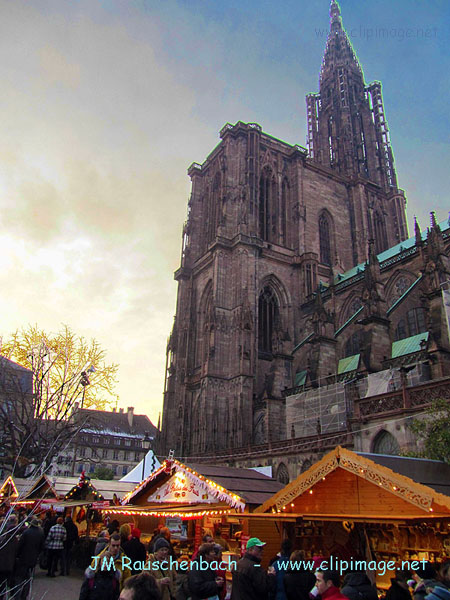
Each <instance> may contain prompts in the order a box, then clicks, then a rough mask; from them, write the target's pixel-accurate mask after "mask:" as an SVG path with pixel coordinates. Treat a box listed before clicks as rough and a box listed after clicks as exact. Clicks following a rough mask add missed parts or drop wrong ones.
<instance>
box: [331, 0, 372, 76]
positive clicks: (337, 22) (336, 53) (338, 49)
mask: <svg viewBox="0 0 450 600" xmlns="http://www.w3.org/2000/svg"><path fill="white" fill-rule="evenodd" d="M338 67H346V68H351V69H352V71H354V72H355V74H358V76H359V77H360V79H361V84H362V85H364V77H363V73H362V69H361V65H360V64H359V61H358V58H357V57H356V54H355V52H354V50H353V47H352V45H351V43H350V40H349V39H348V36H347V33H346V31H345V29H344V27H343V25H342V17H341V9H340V8H339V4H338V3H337V2H336V0H332V2H331V4H330V32H329V34H328V39H327V45H326V48H325V54H324V57H323V61H322V69H321V72H320V83H322V81H323V80H325V79H327V78H328V76H330V75H331V76H332V75H333V73H334V72H335V70H336V69H337V68H338Z"/></svg>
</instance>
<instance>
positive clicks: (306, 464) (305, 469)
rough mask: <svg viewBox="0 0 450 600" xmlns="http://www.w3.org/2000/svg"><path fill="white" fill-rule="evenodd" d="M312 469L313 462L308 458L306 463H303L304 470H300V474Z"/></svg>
mask: <svg viewBox="0 0 450 600" xmlns="http://www.w3.org/2000/svg"><path fill="white" fill-rule="evenodd" d="M311 467H312V462H311V461H310V460H309V458H307V459H306V460H305V461H303V464H302V468H301V469H300V472H301V473H304V472H305V471H307V470H308V469H309V468H311Z"/></svg>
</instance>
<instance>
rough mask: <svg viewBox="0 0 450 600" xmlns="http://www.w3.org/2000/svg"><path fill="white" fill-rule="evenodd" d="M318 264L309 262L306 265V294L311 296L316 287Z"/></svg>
mask: <svg viewBox="0 0 450 600" xmlns="http://www.w3.org/2000/svg"><path fill="white" fill-rule="evenodd" d="M316 287H317V284H316V265H314V264H311V263H307V264H306V265H305V294H306V296H310V295H311V294H312V293H313V292H314V291H315V289H316Z"/></svg>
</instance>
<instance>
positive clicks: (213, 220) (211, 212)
mask: <svg viewBox="0 0 450 600" xmlns="http://www.w3.org/2000/svg"><path fill="white" fill-rule="evenodd" d="M220 184H221V181H220V173H216V175H215V177H214V182H213V186H212V190H211V193H210V194H209V206H208V218H207V242H208V244H210V243H211V242H212V241H213V239H214V238H215V237H216V229H217V215H218V212H219V203H220Z"/></svg>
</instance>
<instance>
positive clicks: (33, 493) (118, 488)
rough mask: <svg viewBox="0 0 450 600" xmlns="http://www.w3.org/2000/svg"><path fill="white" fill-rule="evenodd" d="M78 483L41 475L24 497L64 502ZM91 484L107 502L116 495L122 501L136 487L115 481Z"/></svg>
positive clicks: (73, 480) (70, 478) (91, 480)
mask: <svg viewBox="0 0 450 600" xmlns="http://www.w3.org/2000/svg"><path fill="white" fill-rule="evenodd" d="M78 483H79V477H51V476H49V475H41V476H40V477H39V478H38V479H37V480H35V482H34V483H33V485H32V486H31V487H30V489H29V491H28V493H27V494H26V495H24V499H27V500H29V499H39V498H55V500H62V499H63V498H65V497H66V496H67V495H68V494H69V493H70V492H71V491H72V490H73V489H74V488H75V487H76V486H77V485H78ZM89 483H90V484H91V485H92V487H93V488H94V489H95V490H96V491H97V492H98V493H99V494H101V496H102V497H103V498H104V499H105V500H112V499H113V497H114V495H116V496H117V498H118V499H121V498H122V497H123V496H125V494H127V493H128V492H129V491H130V490H132V489H133V487H134V484H133V483H129V482H126V481H115V480H111V481H108V480H103V479H90V480H89Z"/></svg>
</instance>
